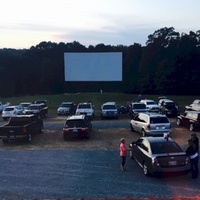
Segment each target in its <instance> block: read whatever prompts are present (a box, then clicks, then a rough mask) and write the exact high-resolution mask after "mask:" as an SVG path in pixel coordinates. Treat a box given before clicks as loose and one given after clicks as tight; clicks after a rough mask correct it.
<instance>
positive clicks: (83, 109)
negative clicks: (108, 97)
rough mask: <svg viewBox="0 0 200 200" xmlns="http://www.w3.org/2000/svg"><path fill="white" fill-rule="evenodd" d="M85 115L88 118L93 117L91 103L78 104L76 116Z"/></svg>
mask: <svg viewBox="0 0 200 200" xmlns="http://www.w3.org/2000/svg"><path fill="white" fill-rule="evenodd" d="M82 114H84V115H87V116H88V117H91V118H93V117H94V114H95V112H94V106H93V104H92V103H90V102H87V103H79V104H78V106H77V109H76V115H82Z"/></svg>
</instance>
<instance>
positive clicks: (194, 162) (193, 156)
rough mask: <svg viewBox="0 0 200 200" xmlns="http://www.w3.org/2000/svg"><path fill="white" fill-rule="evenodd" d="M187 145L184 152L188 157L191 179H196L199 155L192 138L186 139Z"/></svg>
mask: <svg viewBox="0 0 200 200" xmlns="http://www.w3.org/2000/svg"><path fill="white" fill-rule="evenodd" d="M188 144H189V147H188V148H187V150H186V154H187V155H188V156H189V157H190V169H191V173H192V177H191V178H192V179H197V178H198V174H199V168H198V161H199V155H198V153H197V151H196V145H195V144H194V142H193V140H192V139H190V140H188Z"/></svg>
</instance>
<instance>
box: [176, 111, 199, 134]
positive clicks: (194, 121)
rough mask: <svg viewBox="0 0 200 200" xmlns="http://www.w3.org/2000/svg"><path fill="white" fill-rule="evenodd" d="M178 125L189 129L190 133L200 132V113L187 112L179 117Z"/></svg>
mask: <svg viewBox="0 0 200 200" xmlns="http://www.w3.org/2000/svg"><path fill="white" fill-rule="evenodd" d="M176 123H177V125H178V126H185V127H188V128H189V129H190V131H195V130H200V112H196V111H185V112H184V113H183V114H181V115H180V116H177V121H176Z"/></svg>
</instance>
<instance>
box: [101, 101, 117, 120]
mask: <svg viewBox="0 0 200 200" xmlns="http://www.w3.org/2000/svg"><path fill="white" fill-rule="evenodd" d="M107 118H113V119H118V118H119V111H118V106H117V104H116V102H106V103H104V104H103V105H102V106H101V119H107Z"/></svg>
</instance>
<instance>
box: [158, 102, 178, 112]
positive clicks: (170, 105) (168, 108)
mask: <svg viewBox="0 0 200 200" xmlns="http://www.w3.org/2000/svg"><path fill="white" fill-rule="evenodd" d="M160 113H161V114H165V115H167V116H177V115H179V106H178V105H177V104H176V103H175V102H174V101H173V100H170V99H162V101H161V102H160Z"/></svg>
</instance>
